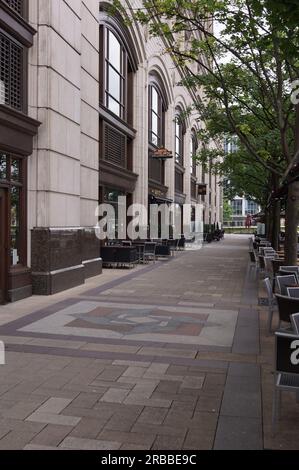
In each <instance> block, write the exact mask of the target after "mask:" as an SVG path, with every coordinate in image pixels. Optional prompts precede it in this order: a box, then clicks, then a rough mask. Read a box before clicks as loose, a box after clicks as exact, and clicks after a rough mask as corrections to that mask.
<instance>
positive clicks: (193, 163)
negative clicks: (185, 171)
mask: <svg viewBox="0 0 299 470" xmlns="http://www.w3.org/2000/svg"><path fill="white" fill-rule="evenodd" d="M197 150H198V141H197V137H196V133H195V131H194V129H193V130H192V134H191V140H190V173H191V175H192V176H196V160H195V157H196V154H197Z"/></svg>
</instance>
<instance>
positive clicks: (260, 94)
mask: <svg viewBox="0 0 299 470" xmlns="http://www.w3.org/2000/svg"><path fill="white" fill-rule="evenodd" d="M143 5H144V8H142V9H139V10H137V11H135V12H134V13H133V17H134V19H135V20H136V19H137V20H138V21H140V22H141V23H143V24H147V25H149V26H150V31H151V33H152V34H153V35H159V36H162V37H163V38H164V41H165V43H166V45H167V46H166V48H165V49H166V51H167V52H168V53H171V54H172V56H173V58H174V60H175V62H176V64H177V66H178V67H179V68H180V69H181V71H182V75H183V76H184V78H183V80H182V84H183V85H185V86H188V87H189V88H190V89H192V91H193V92H195V93H196V92H197V91H198V89H202V90H203V92H204V93H203V95H202V96H203V98H201V99H198V102H197V103H196V109H197V111H198V113H199V117H200V119H203V118H208V117H209V114H210V113H211V107H213V106H214V107H215V108H216V110H220V111H221V112H222V113H224V115H225V119H226V121H227V123H228V125H229V127H230V134H231V135H236V136H237V137H238V139H239V142H240V144H241V145H242V147H243V149H246V152H247V156H248V160H249V165H255V166H257V165H258V166H259V167H260V168H263V169H264V170H265V171H267V172H268V176H269V177H268V181H271V182H272V183H271V187H272V188H273V187H276V186H277V185H278V184H279V182H280V181H281V180H282V179H283V178H284V176H285V174H286V168H287V167H290V166H292V164H293V161H294V157H295V155H296V120H295V113H294V105H293V103H292V102H291V100H290V93H291V83H292V82H293V81H294V80H295V79H297V78H298V77H299V60H298V59H299V57H298V45H299V34H298V33H299V26H298V23H297V22H296V21H294V20H293V19H292V21H288V15H289V14H290V13H289V12H290V11H291V12H292V17H293V18H297V17H298V15H299V5H298V2H295V1H291V0H289V1H287V2H281V1H280V2H276V1H274V0H197V1H194V0H146V1H144V2H143ZM213 22H214V23H215V24H218V25H220V26H221V28H222V31H221V33H220V34H216V33H215V32H214V30H213V28H212V23H213ZM250 123H251V124H250ZM252 123H254V126H256V125H257V123H258V127H254V126H253V124H252ZM260 128H262V129H266V134H265V135H267V136H268V137H269V136H270V135H271V133H272V135H273V136H274V139H275V143H276V144H277V147H275V152H274V153H272V150H271V153H270V152H269V150H268V149H267V148H266V149H265V147H264V146H261V132H260ZM298 140H299V138H298ZM268 147H269V145H268ZM298 147H299V143H298ZM298 222H299V182H294V183H292V184H291V185H290V188H289V194H288V200H287V220H286V237H287V240H288V243H287V244H286V259H287V262H288V264H289V263H290V264H294V263H295V262H296V261H297V226H298Z"/></svg>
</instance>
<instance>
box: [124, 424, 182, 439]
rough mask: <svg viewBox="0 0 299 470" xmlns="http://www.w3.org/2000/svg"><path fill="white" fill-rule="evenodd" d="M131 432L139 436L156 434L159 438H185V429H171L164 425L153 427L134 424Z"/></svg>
mask: <svg viewBox="0 0 299 470" xmlns="http://www.w3.org/2000/svg"><path fill="white" fill-rule="evenodd" d="M132 432H135V433H141V434H148V433H152V434H156V435H160V436H174V437H182V438H183V437H185V435H186V434H187V427H184V426H180V427H173V426H166V425H153V424H146V423H136V424H135V425H134V426H133V428H132Z"/></svg>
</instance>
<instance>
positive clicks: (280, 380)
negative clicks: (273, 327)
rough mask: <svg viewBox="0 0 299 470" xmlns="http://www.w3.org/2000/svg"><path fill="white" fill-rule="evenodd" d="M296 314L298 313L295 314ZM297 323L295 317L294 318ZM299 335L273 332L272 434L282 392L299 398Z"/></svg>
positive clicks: (277, 417)
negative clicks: (298, 357)
mask: <svg viewBox="0 0 299 470" xmlns="http://www.w3.org/2000/svg"><path fill="white" fill-rule="evenodd" d="M297 315H298V314H297ZM294 321H295V322H296V323H297V318H296V319H295V320H294ZM298 347H299V335H298V333H297V334H294V333H287V332H281V331H277V332H276V333H275V374H274V393H273V406H272V435H274V434H275V432H276V425H277V421H278V419H279V418H280V414H281V402H282V392H295V393H296V398H297V403H298V398H299V365H298V364H297V360H296V358H297V356H298V354H296V350H298Z"/></svg>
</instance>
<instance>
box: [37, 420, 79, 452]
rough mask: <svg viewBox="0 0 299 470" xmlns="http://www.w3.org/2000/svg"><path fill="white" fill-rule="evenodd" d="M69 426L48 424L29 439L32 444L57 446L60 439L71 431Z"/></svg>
mask: <svg viewBox="0 0 299 470" xmlns="http://www.w3.org/2000/svg"><path fill="white" fill-rule="evenodd" d="M72 429H73V428H72V427H71V426H55V425H53V424H48V425H47V426H46V427H45V428H44V429H43V430H42V431H41V432H40V433H39V434H37V435H36V436H35V437H34V439H33V440H32V441H31V444H33V445H39V446H49V447H58V446H59V444H60V443H61V441H63V439H65V437H66V436H68V434H70V432H71V431H72Z"/></svg>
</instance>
